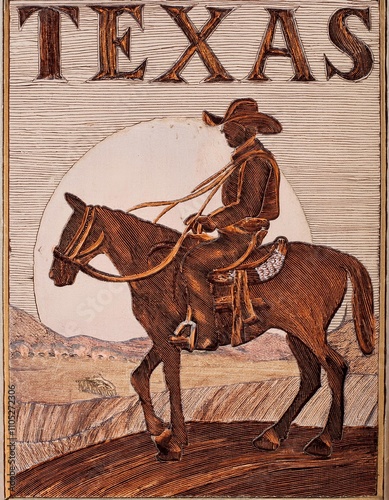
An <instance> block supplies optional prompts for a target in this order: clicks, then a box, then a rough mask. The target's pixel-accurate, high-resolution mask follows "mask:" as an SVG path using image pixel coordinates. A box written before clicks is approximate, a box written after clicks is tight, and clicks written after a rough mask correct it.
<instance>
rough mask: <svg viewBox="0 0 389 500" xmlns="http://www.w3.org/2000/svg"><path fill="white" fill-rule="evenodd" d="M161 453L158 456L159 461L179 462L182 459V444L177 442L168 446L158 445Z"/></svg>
mask: <svg viewBox="0 0 389 500" xmlns="http://www.w3.org/2000/svg"><path fill="white" fill-rule="evenodd" d="M157 448H158V450H159V453H157V455H156V458H157V460H158V462H179V461H180V460H181V459H182V446H181V445H179V444H177V443H172V442H170V444H169V445H168V447H167V448H162V447H159V446H157Z"/></svg>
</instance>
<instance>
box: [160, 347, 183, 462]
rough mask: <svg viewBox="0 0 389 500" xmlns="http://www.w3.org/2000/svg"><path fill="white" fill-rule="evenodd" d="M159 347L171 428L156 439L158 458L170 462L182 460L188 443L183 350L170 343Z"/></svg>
mask: <svg viewBox="0 0 389 500" xmlns="http://www.w3.org/2000/svg"><path fill="white" fill-rule="evenodd" d="M158 348H159V353H160V355H161V358H162V361H163V371H164V375H165V381H166V386H167V388H168V390H169V396H170V420H171V428H170V429H166V430H165V431H164V432H163V433H162V434H161V435H160V436H157V437H156V438H155V439H154V441H155V444H156V446H157V449H158V451H159V453H158V455H157V459H158V460H160V461H162V462H168V461H175V460H181V457H182V450H183V446H184V445H187V444H188V435H187V432H186V429H185V420H184V413H183V410H182V399H181V385H180V361H181V352H180V350H179V349H177V348H176V347H174V346H172V345H170V344H168V343H166V344H164V345H163V346H158Z"/></svg>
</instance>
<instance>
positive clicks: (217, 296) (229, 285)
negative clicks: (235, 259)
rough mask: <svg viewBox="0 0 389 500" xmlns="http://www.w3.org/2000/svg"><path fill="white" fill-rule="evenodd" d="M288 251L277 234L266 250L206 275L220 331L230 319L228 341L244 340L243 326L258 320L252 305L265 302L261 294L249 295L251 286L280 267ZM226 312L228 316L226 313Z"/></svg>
mask: <svg viewBox="0 0 389 500" xmlns="http://www.w3.org/2000/svg"><path fill="white" fill-rule="evenodd" d="M286 254H287V239H286V238H284V237H279V238H277V239H276V240H275V241H274V243H273V244H272V245H271V247H270V248H269V249H267V250H266V253H265V254H262V255H261V256H260V257H258V258H256V259H254V260H251V261H245V262H243V263H242V264H240V265H238V266H236V267H234V268H233V269H228V270H215V271H212V272H211V273H210V274H209V275H208V281H209V282H210V283H211V286H212V294H213V298H214V311H215V322H216V327H217V330H218V331H219V332H223V331H225V330H226V328H225V326H226V322H227V321H228V323H229V322H230V321H231V320H230V318H231V312H232V331H231V345H232V346H233V347H235V346H237V345H240V344H242V343H244V342H247V340H249V339H247V340H246V339H245V338H244V329H245V326H246V325H247V326H249V325H253V324H255V323H256V322H257V321H259V319H260V318H259V317H258V316H257V314H256V312H255V309H257V308H261V307H263V306H266V303H265V302H264V300H263V299H262V298H259V297H251V295H250V286H252V285H258V284H261V283H264V282H266V281H269V280H271V279H272V278H274V277H275V276H277V274H278V273H279V272H280V271H281V269H282V267H283V265H284V262H285V258H286ZM226 313H227V315H228V318H227V317H226Z"/></svg>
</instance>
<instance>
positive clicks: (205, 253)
mask: <svg viewBox="0 0 389 500" xmlns="http://www.w3.org/2000/svg"><path fill="white" fill-rule="evenodd" d="M240 236H241V235H240ZM246 239H248V238H245V237H242V236H241V237H240V238H239V239H237V238H236V237H234V236H229V235H221V236H220V237H219V238H217V239H216V240H214V241H212V242H208V243H203V244H201V245H199V246H198V247H195V248H194V249H193V250H191V251H190V252H189V253H188V254H187V256H186V257H185V260H184V262H183V266H182V273H183V276H184V279H185V281H186V286H187V291H188V297H189V303H190V305H191V307H192V312H193V314H192V319H193V320H194V321H195V323H196V324H197V329H198V332H197V343H196V347H197V348H198V349H207V350H211V349H216V348H217V347H218V335H217V331H216V325H215V317H214V310H213V296H212V292H211V286H210V283H209V282H208V274H209V273H210V272H211V271H213V270H215V269H218V268H221V267H224V266H226V265H228V264H231V263H233V262H234V261H235V260H237V259H238V258H239V257H240V256H241V255H242V254H243V253H244V251H245V249H246V247H247V244H248V241H246Z"/></svg>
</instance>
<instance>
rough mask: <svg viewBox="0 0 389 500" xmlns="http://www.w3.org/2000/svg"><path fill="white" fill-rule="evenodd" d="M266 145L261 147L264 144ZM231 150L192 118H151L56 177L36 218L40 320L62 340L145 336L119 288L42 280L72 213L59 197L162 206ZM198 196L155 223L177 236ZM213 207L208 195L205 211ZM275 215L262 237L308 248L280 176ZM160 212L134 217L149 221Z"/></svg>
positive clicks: (102, 261) (105, 264)
mask: <svg viewBox="0 0 389 500" xmlns="http://www.w3.org/2000/svg"><path fill="white" fill-rule="evenodd" d="M264 142H266V141H264ZM231 152H232V150H231V149H230V148H229V147H228V146H227V145H226V142H225V139H224V136H223V134H221V133H220V130H219V129H218V128H217V127H208V126H206V125H204V124H203V123H202V122H201V121H200V120H192V119H191V120H186V119H176V120H171V119H159V120H152V121H149V122H142V123H139V124H137V125H134V126H133V127H128V128H125V129H123V130H121V131H119V132H117V133H115V134H113V135H111V136H109V137H107V138H106V139H105V140H103V141H102V142H100V143H99V144H97V145H96V146H95V147H93V148H92V149H91V150H90V151H89V152H88V153H87V154H86V155H85V156H83V157H82V158H81V159H80V160H79V161H78V162H77V163H76V164H75V165H74V166H73V167H72V168H71V169H70V170H69V172H68V173H67V174H66V175H65V176H64V178H63V179H62V181H61V183H60V184H59V185H58V187H57V189H56V190H55V192H54V194H53V196H52V197H51V199H50V201H49V203H48V204H47V207H46V209H45V212H44V214H43V217H42V220H41V224H40V228H39V232H38V237H37V243H36V246H35V252H34V286H35V297H36V303H37V309H38V313H39V317H40V320H41V321H42V322H43V323H44V324H45V325H46V326H48V327H50V328H51V329H53V330H55V331H56V332H58V333H60V334H62V335H65V336H74V335H89V336H92V337H96V338H99V339H105V340H116V341H119V340H127V339H130V338H134V337H140V336H144V335H145V331H144V330H143V328H142V327H141V326H140V325H139V323H138V322H137V321H136V320H135V318H134V316H133V314H132V311H131V296H130V291H129V288H128V285H127V284H125V283H104V282H101V281H98V280H95V279H92V278H90V277H89V276H86V275H85V274H83V273H81V272H80V273H78V275H77V278H76V281H75V283H74V284H73V285H72V286H67V287H61V288H58V287H56V286H55V285H54V283H53V281H52V280H50V278H49V270H50V266H51V263H52V259H53V255H52V251H53V248H54V247H55V246H56V245H57V244H58V242H59V239H60V236H61V233H62V230H63V228H64V227H65V225H66V223H67V220H68V219H69V217H70V215H71V213H72V210H71V208H70V207H69V205H68V204H67V203H66V201H65V199H64V194H65V193H66V192H70V193H73V194H75V195H77V196H78V197H80V198H81V199H82V200H84V201H85V203H87V204H96V205H106V206H108V207H110V208H114V209H122V210H127V209H129V208H130V207H132V206H134V205H136V204H138V203H141V202H144V201H156V200H169V199H174V198H177V197H181V196H183V195H185V194H188V193H189V192H190V191H191V190H192V189H193V188H194V187H195V186H196V185H197V184H198V183H200V182H201V181H202V180H204V179H205V178H206V177H208V176H210V175H212V174H213V173H215V172H216V171H217V170H219V169H220V168H221V167H223V165H226V164H227V163H228V162H229V161H230V157H231ZM203 199H204V198H201V199H200V198H199V199H195V200H192V201H190V202H187V203H185V204H182V205H178V206H177V207H176V208H175V209H173V210H172V211H170V212H169V213H168V214H166V216H164V217H163V219H161V221H160V222H161V223H163V224H165V225H167V226H170V227H173V228H175V229H178V230H180V231H182V230H183V228H184V225H183V220H184V219H185V218H186V217H187V216H188V215H189V214H191V213H194V212H196V211H197V210H198V209H199V207H200V206H201V203H202V201H203ZM220 205H221V201H220V194H218V195H216V196H215V198H214V199H213V200H212V202H211V203H210V204H209V206H208V207H207V209H206V211H205V213H207V211H211V210H212V209H214V208H216V207H218V206H220ZM280 209H281V215H280V217H279V218H278V219H277V220H276V221H274V222H272V224H271V228H270V231H269V234H268V236H267V238H266V240H267V241H271V240H272V239H274V238H275V237H276V236H279V235H283V236H286V237H287V238H288V239H289V240H292V241H293V240H294V241H306V242H311V241H312V238H311V233H310V230H309V226H308V223H307V220H306V218H305V215H304V212H303V210H302V208H301V205H300V203H299V201H298V199H297V196H296V194H295V193H294V191H293V189H292V188H291V186H290V185H289V184H288V182H287V181H286V179H285V178H284V177H283V176H281V186H280ZM160 211H161V209H159V208H147V209H142V210H139V211H137V212H135V213H136V214H137V215H139V216H140V217H142V218H146V219H154V218H155V217H156V215H158V213H159V212H160ZM93 265H94V266H95V267H97V268H98V269H101V270H104V271H107V272H112V273H115V274H117V271H116V270H115V268H114V266H113V265H112V264H111V263H110V262H109V260H108V259H107V258H106V257H105V256H98V257H96V258H95V259H94V260H93Z"/></svg>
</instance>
